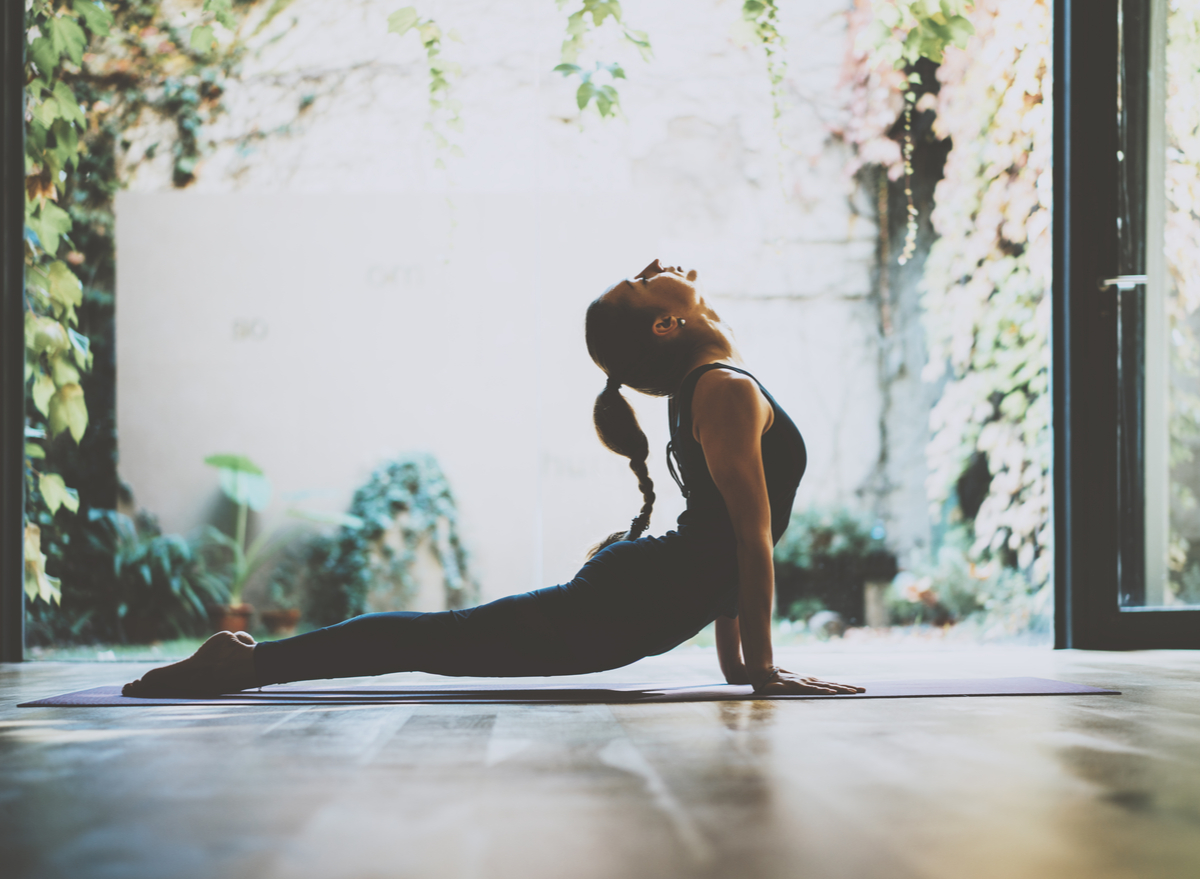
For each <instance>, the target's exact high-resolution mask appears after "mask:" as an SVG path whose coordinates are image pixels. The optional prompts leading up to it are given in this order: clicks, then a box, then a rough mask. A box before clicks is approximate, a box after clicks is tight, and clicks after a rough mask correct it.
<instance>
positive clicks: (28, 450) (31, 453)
mask: <svg viewBox="0 0 1200 879" xmlns="http://www.w3.org/2000/svg"><path fill="white" fill-rule="evenodd" d="M25 457H26V458H44V457H46V450H45V449H43V448H42V447H41V446H39V445H38V444H37V443H25Z"/></svg>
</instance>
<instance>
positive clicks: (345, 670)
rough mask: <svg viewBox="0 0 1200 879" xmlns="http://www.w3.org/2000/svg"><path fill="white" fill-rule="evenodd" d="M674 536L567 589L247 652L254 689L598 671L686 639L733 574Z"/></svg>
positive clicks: (590, 567) (724, 595)
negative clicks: (407, 674)
mask: <svg viewBox="0 0 1200 879" xmlns="http://www.w3.org/2000/svg"><path fill="white" fill-rule="evenodd" d="M686 549H687V546H686V544H685V543H683V542H682V541H681V539H680V537H679V535H677V534H676V533H675V532H671V533H669V534H668V535H666V536H665V537H662V538H657V537H649V538H642V539H640V540H636V541H626V542H622V543H617V544H613V545H612V546H610V547H608V548H607V549H604V550H603V551H601V552H599V553H597V554H596V555H595V556H594V557H593V558H592V559H591V560H589V561H588V563H587V564H586V565H584V567H583V569H582V570H580V572H579V574H578V575H576V577H575V579H573V580H572V581H571V582H570V583H566V584H564V585H561V586H553V587H550V588H548V589H538V590H536V591H534V592H526V593H523V594H521V595H510V596H508V597H506V598H501V599H498V600H497V601H492V602H489V603H488V604H482V605H479V606H478V607H472V608H469V609H466V610H448V611H442V612H439V613H372V614H366V615H364V616H360V617H355V618H354V619H351V620H347V621H346V622H344V623H339V624H337V625H335V626H329V627H328V628H324V629H318V630H316V631H314V632H308V633H306V634H304V635H297V636H296V637H294V638H286V639H284V640H281V641H264V642H262V643H261V644H259V645H258V646H256V647H255V648H254V668H255V674H256V676H257V679H258V681H257V683H258V684H259V685H260V686H263V685H266V684H279V683H285V682H288V681H302V680H315V679H318V678H341V677H357V676H359V675H378V674H387V673H389V672H399V671H421V672H429V673H432V674H439V675H465V676H471V677H523V676H527V675H528V676H535V675H567V674H584V673H587V672H594V671H604V670H606V669H610V668H619V667H620V666H623V665H628V664H629V663H631V662H634V661H636V660H638V659H641V658H642V657H644V656H649V655H652V654H655V653H662V652H664V651H666V650H669V649H671V648H672V647H674V646H676V645H678V644H680V643H682V642H683V641H686V640H687V639H688V638H690V637H692V636H693V635H694V634H696V632H698V631H700V629H702V628H704V626H706V625H708V624H709V623H710V622H712V621H713V619H715V618H716V616H717V613H718V612H719V609H720V608H722V607H726V606H728V605H729V600H730V595H731V594H732V593H731V590H732V589H733V585H732V584H733V582H735V581H736V571H731V569H730V568H729V566H728V565H727V564H726V565H717V566H714V565H713V564H712V563H711V560H704V561H705V562H706V563H705V564H695V563H694V562H696V561H698V559H697V558H695V554H694V553H688V552H686V551H684V552H682V554H681V550H686Z"/></svg>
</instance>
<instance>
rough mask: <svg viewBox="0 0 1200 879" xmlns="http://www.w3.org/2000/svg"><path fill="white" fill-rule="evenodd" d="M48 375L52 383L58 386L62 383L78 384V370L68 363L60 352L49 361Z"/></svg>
mask: <svg viewBox="0 0 1200 879" xmlns="http://www.w3.org/2000/svg"><path fill="white" fill-rule="evenodd" d="M50 375H51V376H52V377H53V379H54V384H55V385H56V386H58V387H60V388H61V387H62V386H63V385H72V384H79V370H77V369H76V368H75V367H74V366H72V365H71V364H70V363H68V362H67V359H66V358H65V357H63V356H62V355H61V354H60V355H59V356H58V357H55V358H54V359H53V360H51V361H50Z"/></svg>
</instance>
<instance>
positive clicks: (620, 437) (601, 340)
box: [584, 296, 693, 558]
mask: <svg viewBox="0 0 1200 879" xmlns="http://www.w3.org/2000/svg"><path fill="white" fill-rule="evenodd" d="M657 314H658V312H657V311H656V309H654V308H653V307H645V306H631V305H627V304H623V303H616V302H611V301H608V300H607V299H606V298H605V297H604V296H601V297H599V298H598V299H596V300H595V301H593V302H592V304H591V305H589V306H588V310H587V319H586V322H585V327H584V333H585V335H586V336H587V348H588V354H590V355H591V357H592V360H593V361H594V362H595V364H596V365H597V366H599V367H600V368H601V369H602V370H604V372H605V373H607V374H608V376H609V379H608V384H607V385H605V387H604V390H603V391H601V392H600V395H599V396H598V397H596V405H595V407H594V408H593V409H592V420H593V421H594V422H595V424H596V434H597V435H598V436H599V437H600V442H602V443H604V445H605V446H607V447H608V448H609V449H611V450H612V451H614V452H616V453H617V454H618V455H623V456H625V457H626V458H628V459H629V469H630V470H632V471H633V473H634V475H635V476H637V480H638V488H639V489H641V491H642V500H643V502H642V509H641V511H640V512H639V513H638V514H637V516H636V517H635V518H634V520H633V521H632V522H631V523H630V525H629V529H628V530H627V531H618V532H616V533H615V534H610V535H609V536H608V537H607V538H605V539H604V540H603V541H601V542H600V543H598V544H597V545H596V546H594V547H592V549H591V551H590V552H589V553H588V558H591V557H592V556H593V555H595V554H596V553H598V552H599V551H600V550H602V549H604V547H606V546H608V545H609V544H613V543H617V542H618V541H621V540H637V539H638V538H639V537H641V536H642V534H643V533H644V532H645V531H646V528H648V527H649V525H650V512H651V510H653V509H654V483H653V482H652V481H651V479H650V470H649V468H647V467H646V458H647V456H648V455H649V453H650V446H649V443H647V441H646V434H644V433H642V428H641V426H640V425H639V424H638V420H637V416H636V415H635V414H634V412H633V409H632V408H630V406H629V403H628V402H627V401H626V399H625V397H624V396H622V394H621V386H622V385H628V386H629V387H631V388H633V389H634V390H636V391H640V392H641V393H643V394H649V395H650V396H655V397H666V396H668V395H670V394H673V393H674V392H675V390H676V389H677V388H678V387H679V383H680V382H681V381H682V380H683V377H684V375H685V374H686V371H687V367H688V364H689V363H690V360H691V356H692V353H693V352H692V350H691V348H690V347H689V345H688V343H687V342H685V341H682V340H681V339H679V338H675V339H670V340H668V339H658V338H655V335H654V332H653V330H652V326H653V324H654V321H655V318H656V315H657Z"/></svg>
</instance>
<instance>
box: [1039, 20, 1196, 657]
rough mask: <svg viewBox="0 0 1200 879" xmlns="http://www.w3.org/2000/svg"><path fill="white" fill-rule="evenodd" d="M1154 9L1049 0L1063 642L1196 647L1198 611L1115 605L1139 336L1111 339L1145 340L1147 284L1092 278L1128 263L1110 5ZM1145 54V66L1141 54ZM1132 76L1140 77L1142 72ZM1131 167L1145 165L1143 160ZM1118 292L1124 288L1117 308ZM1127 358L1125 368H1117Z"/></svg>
mask: <svg viewBox="0 0 1200 879" xmlns="http://www.w3.org/2000/svg"><path fill="white" fill-rule="evenodd" d="M1149 6H1150V2H1149V0H1086V2H1081V0H1056V2H1055V8H1054V14H1055V15H1054V17H1055V29H1054V211H1055V213H1054V232H1053V236H1054V280H1053V290H1052V297H1053V302H1052V306H1053V330H1052V335H1051V339H1052V345H1053V361H1052V362H1053V399H1054V403H1053V407H1054V414H1053V422H1054V468H1055V470H1054V510H1055V512H1054V526H1055V646H1056V647H1060V648H1069V647H1075V648H1086V649H1095V650H1128V649H1146V648H1193V649H1195V648H1200V609H1186V608H1185V609H1174V608H1149V607H1147V608H1141V607H1138V608H1132V607H1126V608H1124V609H1122V608H1121V606H1120V601H1119V597H1120V595H1121V593H1122V592H1123V591H1124V592H1126V593H1128V594H1130V595H1132V596H1135V597H1136V596H1138V595H1141V594H1144V589H1145V584H1144V570H1143V564H1144V557H1145V538H1144V531H1143V519H1142V517H1143V516H1144V515H1145V511H1144V509H1143V504H1142V501H1141V493H1142V492H1143V490H1144V485H1143V479H1142V475H1141V466H1142V453H1143V444H1142V433H1143V431H1142V424H1141V417H1142V414H1143V412H1144V405H1143V402H1144V398H1143V389H1142V384H1141V379H1142V374H1141V368H1140V367H1141V364H1140V362H1139V361H1138V357H1139V355H1138V352H1139V350H1140V348H1139V344H1140V343H1135V344H1134V345H1133V346H1129V345H1126V346H1124V350H1122V346H1121V345H1120V344H1119V337H1118V332H1119V331H1121V332H1124V333H1125V334H1126V339H1129V338H1134V339H1139V340H1140V338H1141V334H1142V312H1141V310H1140V309H1139V308H1138V307H1137V305H1136V304H1137V302H1139V301H1140V300H1138V299H1137V298H1136V297H1137V296H1138V295H1139V291H1140V290H1144V287H1141V288H1134V289H1129V290H1120V289H1118V288H1117V287H1116V286H1109V287H1102V286H1101V283H1100V282H1101V280H1102V279H1107V278H1114V277H1116V276H1117V275H1119V274H1120V272H1121V269H1122V268H1123V267H1122V266H1121V265H1119V258H1120V254H1121V251H1120V246H1121V241H1119V240H1118V231H1117V218H1118V216H1119V211H1120V210H1121V207H1122V205H1121V204H1120V190H1119V186H1118V180H1119V179H1121V178H1120V177H1119V175H1120V174H1121V173H1122V169H1121V168H1120V167H1119V163H1118V158H1117V152H1118V150H1119V149H1121V147H1122V145H1123V143H1122V139H1121V138H1122V132H1121V131H1120V128H1119V123H1118V114H1117V96H1118V76H1119V74H1120V70H1119V66H1118V65H1119V53H1118V39H1119V35H1120V30H1119V28H1118V13H1119V12H1121V11H1123V12H1124V14H1125V18H1126V20H1127V22H1128V23H1130V24H1140V25H1144V24H1145V22H1146V21H1147V20H1148V18H1147V16H1148V13H1149ZM1128 34H1129V30H1128V29H1127V32H1126V38H1127V39H1128V38H1129V36H1128ZM1142 36H1144V33H1143V34H1139V37H1142ZM1135 54H1136V53H1135ZM1129 57H1130V55H1129V54H1128V53H1127V54H1126V58H1127V59H1128V58H1129ZM1141 57H1142V62H1143V63H1148V60H1147V57H1146V53H1145V52H1142V53H1141ZM1128 72H1129V71H1127V73H1128ZM1132 73H1133V74H1134V76H1133V77H1132V80H1133V81H1136V82H1138V83H1142V84H1144V80H1145V71H1132ZM1126 81H1127V82H1128V81H1129V78H1128V77H1127V80H1126ZM1140 118H1141V121H1139V118H1138V114H1134V116H1133V120H1134V121H1133V122H1132V123H1131V124H1133V125H1135V126H1137V125H1140V126H1141V128H1143V129H1144V127H1145V125H1144V112H1142V113H1141V117H1140ZM1138 173H1141V174H1144V173H1145V165H1144V163H1139V165H1138ZM1101 181H1111V183H1110V184H1108V185H1105V184H1102V183H1101ZM1126 257H1127V258H1128V254H1126ZM1120 296H1124V297H1127V298H1126V299H1125V300H1124V303H1125V305H1124V307H1119V300H1118V297H1120ZM1122 356H1124V357H1125V358H1126V360H1125V363H1124V367H1125V368H1124V369H1123V370H1118V362H1119V360H1118V358H1120V357H1122ZM1122 385H1123V387H1122ZM1121 393H1123V394H1124V396H1125V400H1124V405H1120V404H1119V400H1120V394H1121Z"/></svg>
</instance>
